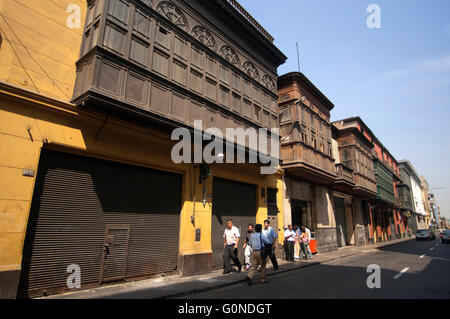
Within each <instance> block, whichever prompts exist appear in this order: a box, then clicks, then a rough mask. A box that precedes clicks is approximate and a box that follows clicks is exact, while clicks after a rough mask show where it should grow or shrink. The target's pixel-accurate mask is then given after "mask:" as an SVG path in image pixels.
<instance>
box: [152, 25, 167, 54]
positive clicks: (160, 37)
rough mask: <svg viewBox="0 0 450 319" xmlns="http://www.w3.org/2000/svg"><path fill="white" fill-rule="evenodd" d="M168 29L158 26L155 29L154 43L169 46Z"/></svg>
mask: <svg viewBox="0 0 450 319" xmlns="http://www.w3.org/2000/svg"><path fill="white" fill-rule="evenodd" d="M169 36H170V35H169V31H167V30H166V29H165V28H163V27H159V28H158V29H157V31H156V39H155V41H156V43H158V44H160V45H162V46H163V47H165V48H166V49H168V48H169Z"/></svg>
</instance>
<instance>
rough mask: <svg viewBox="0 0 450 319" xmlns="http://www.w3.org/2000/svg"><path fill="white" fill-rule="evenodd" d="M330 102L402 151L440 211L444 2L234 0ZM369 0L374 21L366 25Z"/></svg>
mask: <svg viewBox="0 0 450 319" xmlns="http://www.w3.org/2000/svg"><path fill="white" fill-rule="evenodd" d="M239 2H240V3H241V5H242V6H243V7H244V8H245V9H246V10H247V11H248V12H249V13H250V14H251V15H252V16H253V17H254V18H256V20H257V21H258V22H259V23H260V24H261V25H262V26H263V27H264V28H265V29H266V30H267V31H268V32H269V33H270V34H271V35H272V36H273V37H274V38H275V45H276V46H277V47H278V48H279V49H280V50H281V51H282V52H283V53H284V54H285V55H286V56H287V57H288V60H287V62H286V63H285V64H284V65H282V66H280V68H279V69H278V74H280V75H281V74H285V73H287V72H291V71H297V70H298V66H297V49H296V42H298V43H299V48H300V49H299V50H300V68H301V72H302V73H304V74H305V75H306V76H307V77H308V78H309V79H310V80H311V81H312V82H313V83H314V84H315V85H316V86H317V87H318V88H319V89H320V90H321V91H322V92H323V93H324V94H325V95H326V96H327V97H328V98H329V99H330V100H331V101H332V102H333V103H334V105H335V107H334V109H333V110H332V111H331V120H332V121H336V120H339V119H343V118H346V117H350V116H360V117H361V118H362V120H363V121H364V122H365V123H366V124H367V125H368V126H369V128H370V129H371V130H372V132H373V133H374V134H375V135H376V136H377V137H378V138H379V139H380V141H381V142H382V143H383V144H384V146H385V147H387V148H388V149H389V151H390V152H391V154H392V155H393V156H394V157H395V158H396V159H397V160H401V159H408V160H409V161H410V162H411V163H412V164H413V165H414V167H415V169H416V171H418V173H419V174H420V175H423V176H424V177H425V178H426V179H427V181H428V183H429V185H430V188H431V191H432V192H433V193H434V194H435V196H436V200H437V204H438V205H439V206H440V210H441V215H443V216H446V217H447V218H450V165H449V158H450V129H449V128H448V121H449V117H450V111H449V109H450V1H449V0H394V1H393V0H371V1H366V0H279V1H268V0H239ZM371 4H377V5H378V6H379V8H380V28H369V27H368V26H367V19H368V18H369V16H371V15H372V14H373V11H370V12H367V8H368V6H369V5H371Z"/></svg>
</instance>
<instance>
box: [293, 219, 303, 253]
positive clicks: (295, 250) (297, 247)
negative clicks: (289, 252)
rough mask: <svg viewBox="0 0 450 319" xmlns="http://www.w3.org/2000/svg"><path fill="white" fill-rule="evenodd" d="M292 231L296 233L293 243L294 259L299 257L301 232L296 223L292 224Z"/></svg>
mask: <svg viewBox="0 0 450 319" xmlns="http://www.w3.org/2000/svg"><path fill="white" fill-rule="evenodd" d="M294 231H295V235H296V236H295V245H294V259H300V235H301V234H302V231H301V229H300V227H298V226H297V225H294Z"/></svg>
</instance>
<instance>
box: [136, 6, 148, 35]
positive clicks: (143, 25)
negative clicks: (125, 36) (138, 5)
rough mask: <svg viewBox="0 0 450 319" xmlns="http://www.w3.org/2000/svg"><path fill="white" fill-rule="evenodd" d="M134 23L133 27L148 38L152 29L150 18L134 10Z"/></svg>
mask: <svg viewBox="0 0 450 319" xmlns="http://www.w3.org/2000/svg"><path fill="white" fill-rule="evenodd" d="M133 21H134V25H133V29H134V30H136V31H137V32H139V34H140V35H142V36H144V37H146V38H148V34H149V30H150V19H148V18H147V17H146V16H145V15H144V14H142V13H141V12H139V11H138V10H136V11H135V12H134V19H133Z"/></svg>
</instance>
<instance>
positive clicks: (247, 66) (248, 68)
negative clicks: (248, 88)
mask: <svg viewBox="0 0 450 319" xmlns="http://www.w3.org/2000/svg"><path fill="white" fill-rule="evenodd" d="M243 67H244V71H245V73H247V74H248V75H249V76H250V77H251V78H253V79H256V80H257V79H259V72H258V70H257V69H256V67H255V65H254V64H253V63H252V62H249V61H247V62H245V63H244V65H243Z"/></svg>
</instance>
